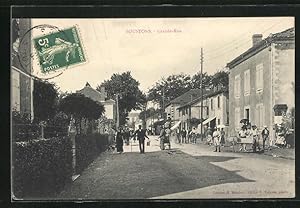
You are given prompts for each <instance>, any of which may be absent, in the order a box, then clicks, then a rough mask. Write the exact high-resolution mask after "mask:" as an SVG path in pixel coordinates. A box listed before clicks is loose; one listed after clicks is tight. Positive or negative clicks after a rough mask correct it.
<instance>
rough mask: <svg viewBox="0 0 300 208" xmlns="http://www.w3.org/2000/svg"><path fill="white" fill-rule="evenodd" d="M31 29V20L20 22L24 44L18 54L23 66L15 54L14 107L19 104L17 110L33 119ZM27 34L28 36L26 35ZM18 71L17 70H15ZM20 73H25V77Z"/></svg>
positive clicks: (13, 77)
mask: <svg viewBox="0 0 300 208" xmlns="http://www.w3.org/2000/svg"><path fill="white" fill-rule="evenodd" d="M30 28H31V20H30V19H23V18H22V19H20V20H19V41H20V40H21V39H22V44H21V45H19V47H18V52H17V53H18V54H19V57H20V60H21V61H22V64H21V63H20V61H19V59H18V58H17V53H14V52H13V60H12V66H14V67H15V68H14V67H12V69H11V70H12V71H13V72H12V74H11V77H12V79H11V80H12V97H11V103H12V107H15V106H14V105H15V104H17V108H16V109H17V110H19V111H20V113H21V114H27V115H30V116H31V118H32V119H33V116H34V115H33V94H32V93H33V87H34V86H33V79H32V78H31V77H30V74H31V57H30V55H31V47H30V46H31V33H30V32H29V33H26V32H27V31H28V30H29V29H30ZM25 33H26V35H25ZM15 69H17V70H15ZM18 70H19V71H23V72H25V74H28V75H24V74H22V73H20V72H18Z"/></svg>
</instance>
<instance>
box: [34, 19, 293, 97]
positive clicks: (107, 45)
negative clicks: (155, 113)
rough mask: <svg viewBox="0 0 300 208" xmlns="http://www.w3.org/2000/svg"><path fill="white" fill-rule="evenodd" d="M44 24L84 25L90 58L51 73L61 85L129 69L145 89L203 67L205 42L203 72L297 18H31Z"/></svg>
mask: <svg viewBox="0 0 300 208" xmlns="http://www.w3.org/2000/svg"><path fill="white" fill-rule="evenodd" d="M40 24H49V25H54V26H56V27H58V28H60V29H64V28H70V27H72V26H74V25H76V26H77V28H78V29H79V31H80V38H81V41H82V44H83V47H84V53H85V55H86V57H87V62H86V63H84V64H80V65H78V66H74V67H70V68H67V69H66V70H64V71H63V74H62V75H60V76H58V77H56V78H53V79H51V81H52V82H54V83H55V84H56V85H57V86H58V87H59V88H60V90H61V91H63V92H66V91H68V92H75V91H77V90H80V89H82V88H83V87H84V86H85V83H86V82H89V83H90V84H91V86H92V87H94V88H96V87H97V86H98V85H99V84H101V83H102V82H103V81H104V80H107V79H109V78H110V77H111V75H112V74H113V73H122V72H125V71H131V74H132V76H133V78H135V79H136V80H138V81H139V83H140V89H141V90H142V91H143V92H147V91H148V89H149V88H151V87H152V86H153V85H154V84H155V83H156V82H157V81H158V80H160V79H161V78H162V77H167V76H169V75H171V74H179V73H185V74H189V75H191V76H192V75H194V74H195V73H197V72H199V71H200V51H201V47H202V48H203V57H204V59H203V72H206V73H208V74H213V73H215V72H216V71H218V70H222V69H223V68H224V67H225V66H226V64H227V63H228V62H230V61H231V60H232V59H234V58H235V57H237V56H238V55H240V54H241V53H242V52H244V51H246V50H247V49H248V48H250V47H251V46H252V35H253V34H262V35H263V38H266V37H267V36H269V35H270V33H273V34H274V33H277V32H281V31H283V30H285V29H288V28H290V27H293V26H294V18H293V17H260V18H139V19H136V18H131V19H129V18H123V19H95V18H93V19H32V26H36V25H40ZM35 35H37V34H35V33H34V31H33V37H35ZM34 67H38V66H34Z"/></svg>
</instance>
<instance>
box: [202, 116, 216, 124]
mask: <svg viewBox="0 0 300 208" xmlns="http://www.w3.org/2000/svg"><path fill="white" fill-rule="evenodd" d="M214 119H216V117H215V116H214V117H211V118H208V119H206V120H205V121H204V122H203V124H207V123H209V122H211V121H212V120H214Z"/></svg>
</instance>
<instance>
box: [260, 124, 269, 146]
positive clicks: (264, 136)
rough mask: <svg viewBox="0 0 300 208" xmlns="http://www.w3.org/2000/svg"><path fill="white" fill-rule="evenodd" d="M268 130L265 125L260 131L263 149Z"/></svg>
mask: <svg viewBox="0 0 300 208" xmlns="http://www.w3.org/2000/svg"><path fill="white" fill-rule="evenodd" d="M269 134H270V131H269V129H268V127H267V126H264V129H263V130H262V132H261V136H262V139H263V141H262V142H263V151H264V150H265V144H266V140H267V139H268V138H269Z"/></svg>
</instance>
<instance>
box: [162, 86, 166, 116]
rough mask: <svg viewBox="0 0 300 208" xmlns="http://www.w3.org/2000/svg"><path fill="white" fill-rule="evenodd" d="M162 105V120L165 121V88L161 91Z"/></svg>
mask: <svg viewBox="0 0 300 208" xmlns="http://www.w3.org/2000/svg"><path fill="white" fill-rule="evenodd" d="M162 99H163V100H162V103H163V106H162V108H163V109H162V110H163V111H162V118H163V119H164V120H166V118H165V86H163V91H162Z"/></svg>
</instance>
